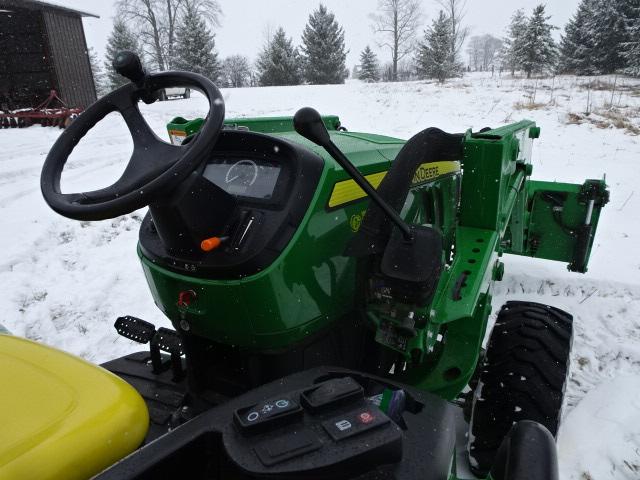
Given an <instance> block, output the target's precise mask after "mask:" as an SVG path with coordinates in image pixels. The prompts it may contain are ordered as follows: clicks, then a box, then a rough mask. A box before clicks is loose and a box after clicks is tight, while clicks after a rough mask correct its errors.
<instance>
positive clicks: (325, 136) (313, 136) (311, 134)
mask: <svg viewBox="0 0 640 480" xmlns="http://www.w3.org/2000/svg"><path fill="white" fill-rule="evenodd" d="M293 128H295V129H296V132H298V133H299V134H300V135H302V136H303V137H304V138H306V139H307V140H311V141H312V142H313V143H315V144H316V145H319V146H321V147H324V148H327V146H328V145H329V144H330V143H331V139H330V137H329V132H327V127H326V126H325V124H324V122H323V121H322V117H320V114H319V113H318V111H317V110H315V109H313V108H311V107H304V108H301V109H300V110H298V111H297V112H296V114H295V115H294V117H293Z"/></svg>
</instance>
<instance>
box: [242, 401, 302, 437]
mask: <svg viewBox="0 0 640 480" xmlns="http://www.w3.org/2000/svg"><path fill="white" fill-rule="evenodd" d="M300 416H302V407H300V405H299V404H298V402H296V401H295V400H293V399H292V398H291V397H288V396H282V397H280V398H273V399H270V400H266V401H264V402H262V403H258V404H255V405H252V406H250V407H244V408H240V409H238V410H236V411H235V412H234V415H233V418H234V421H235V423H236V425H237V426H238V427H240V429H241V430H242V431H262V430H264V429H270V428H275V427H276V426H279V425H282V424H283V423H288V422H289V421H293V420H295V419H296V418H299V417H300Z"/></svg>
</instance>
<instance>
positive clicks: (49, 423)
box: [0, 335, 149, 480]
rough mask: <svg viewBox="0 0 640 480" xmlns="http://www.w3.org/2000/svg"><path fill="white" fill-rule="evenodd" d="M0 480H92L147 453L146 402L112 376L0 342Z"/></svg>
mask: <svg viewBox="0 0 640 480" xmlns="http://www.w3.org/2000/svg"><path fill="white" fill-rule="evenodd" d="M0 385H2V394H0V480H5V479H21V480H30V479H38V480H49V479H51V480H53V479H65V480H75V479H87V478H89V477H91V476H93V475H95V474H96V473H98V472H100V471H101V470H103V469H104V468H106V467H107V466H109V465H111V464H113V463H115V462H116V461H118V460H119V459H121V458H123V457H125V456H126V455H127V454H129V453H130V452H132V451H133V450H135V449H136V448H137V447H139V446H140V444H141V443H142V441H143V440H144V437H145V435H146V433H147V429H148V427H149V416H148V412H147V408H146V405H145V403H144V400H143V399H142V397H141V396H140V395H139V394H138V392H136V391H135V390H134V389H133V387H131V386H130V385H129V384H128V383H126V382H125V381H124V380H122V379H120V378H119V377H117V376H115V375H113V374H112V373H110V372H108V371H106V370H104V369H103V368H100V367H98V366H96V365H93V364H91V363H89V362H86V361H84V360H82V359H80V358H78V357H75V356H73V355H69V354H67V353H65V352H62V351H60V350H56V349H53V348H50V347H47V346H45V345H42V344H39V343H35V342H32V341H29V340H26V339H23V338H19V337H14V336H11V335H0Z"/></svg>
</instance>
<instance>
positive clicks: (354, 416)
mask: <svg viewBox="0 0 640 480" xmlns="http://www.w3.org/2000/svg"><path fill="white" fill-rule="evenodd" d="M388 423H389V417H387V416H386V415H385V414H384V413H382V412H381V411H380V410H377V409H363V410H356V411H353V412H349V413H347V414H345V415H341V416H339V417H334V418H332V419H331V420H327V421H326V422H322V426H323V427H324V429H325V430H326V431H327V433H328V434H329V435H330V436H331V438H333V439H334V440H335V441H336V442H337V441H340V440H344V439H345V438H349V437H353V436H354V435H359V434H361V433H363V432H366V431H368V430H371V429H373V428H377V427H380V426H382V425H386V424H388Z"/></svg>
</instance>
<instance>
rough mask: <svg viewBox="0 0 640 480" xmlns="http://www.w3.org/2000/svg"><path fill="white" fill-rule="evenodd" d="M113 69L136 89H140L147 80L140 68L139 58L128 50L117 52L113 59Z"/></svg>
mask: <svg viewBox="0 0 640 480" xmlns="http://www.w3.org/2000/svg"><path fill="white" fill-rule="evenodd" d="M113 69H114V70H115V71H116V72H118V73H119V74H120V75H122V76H123V77H126V78H128V79H129V80H131V81H132V82H133V83H135V84H136V85H137V86H138V87H142V86H143V85H144V82H145V80H146V79H147V72H146V70H145V69H144V68H143V67H142V62H141V61H140V57H138V55H136V54H135V53H133V52H130V51H128V50H123V51H121V52H118V54H117V55H116V58H114V59H113Z"/></svg>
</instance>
